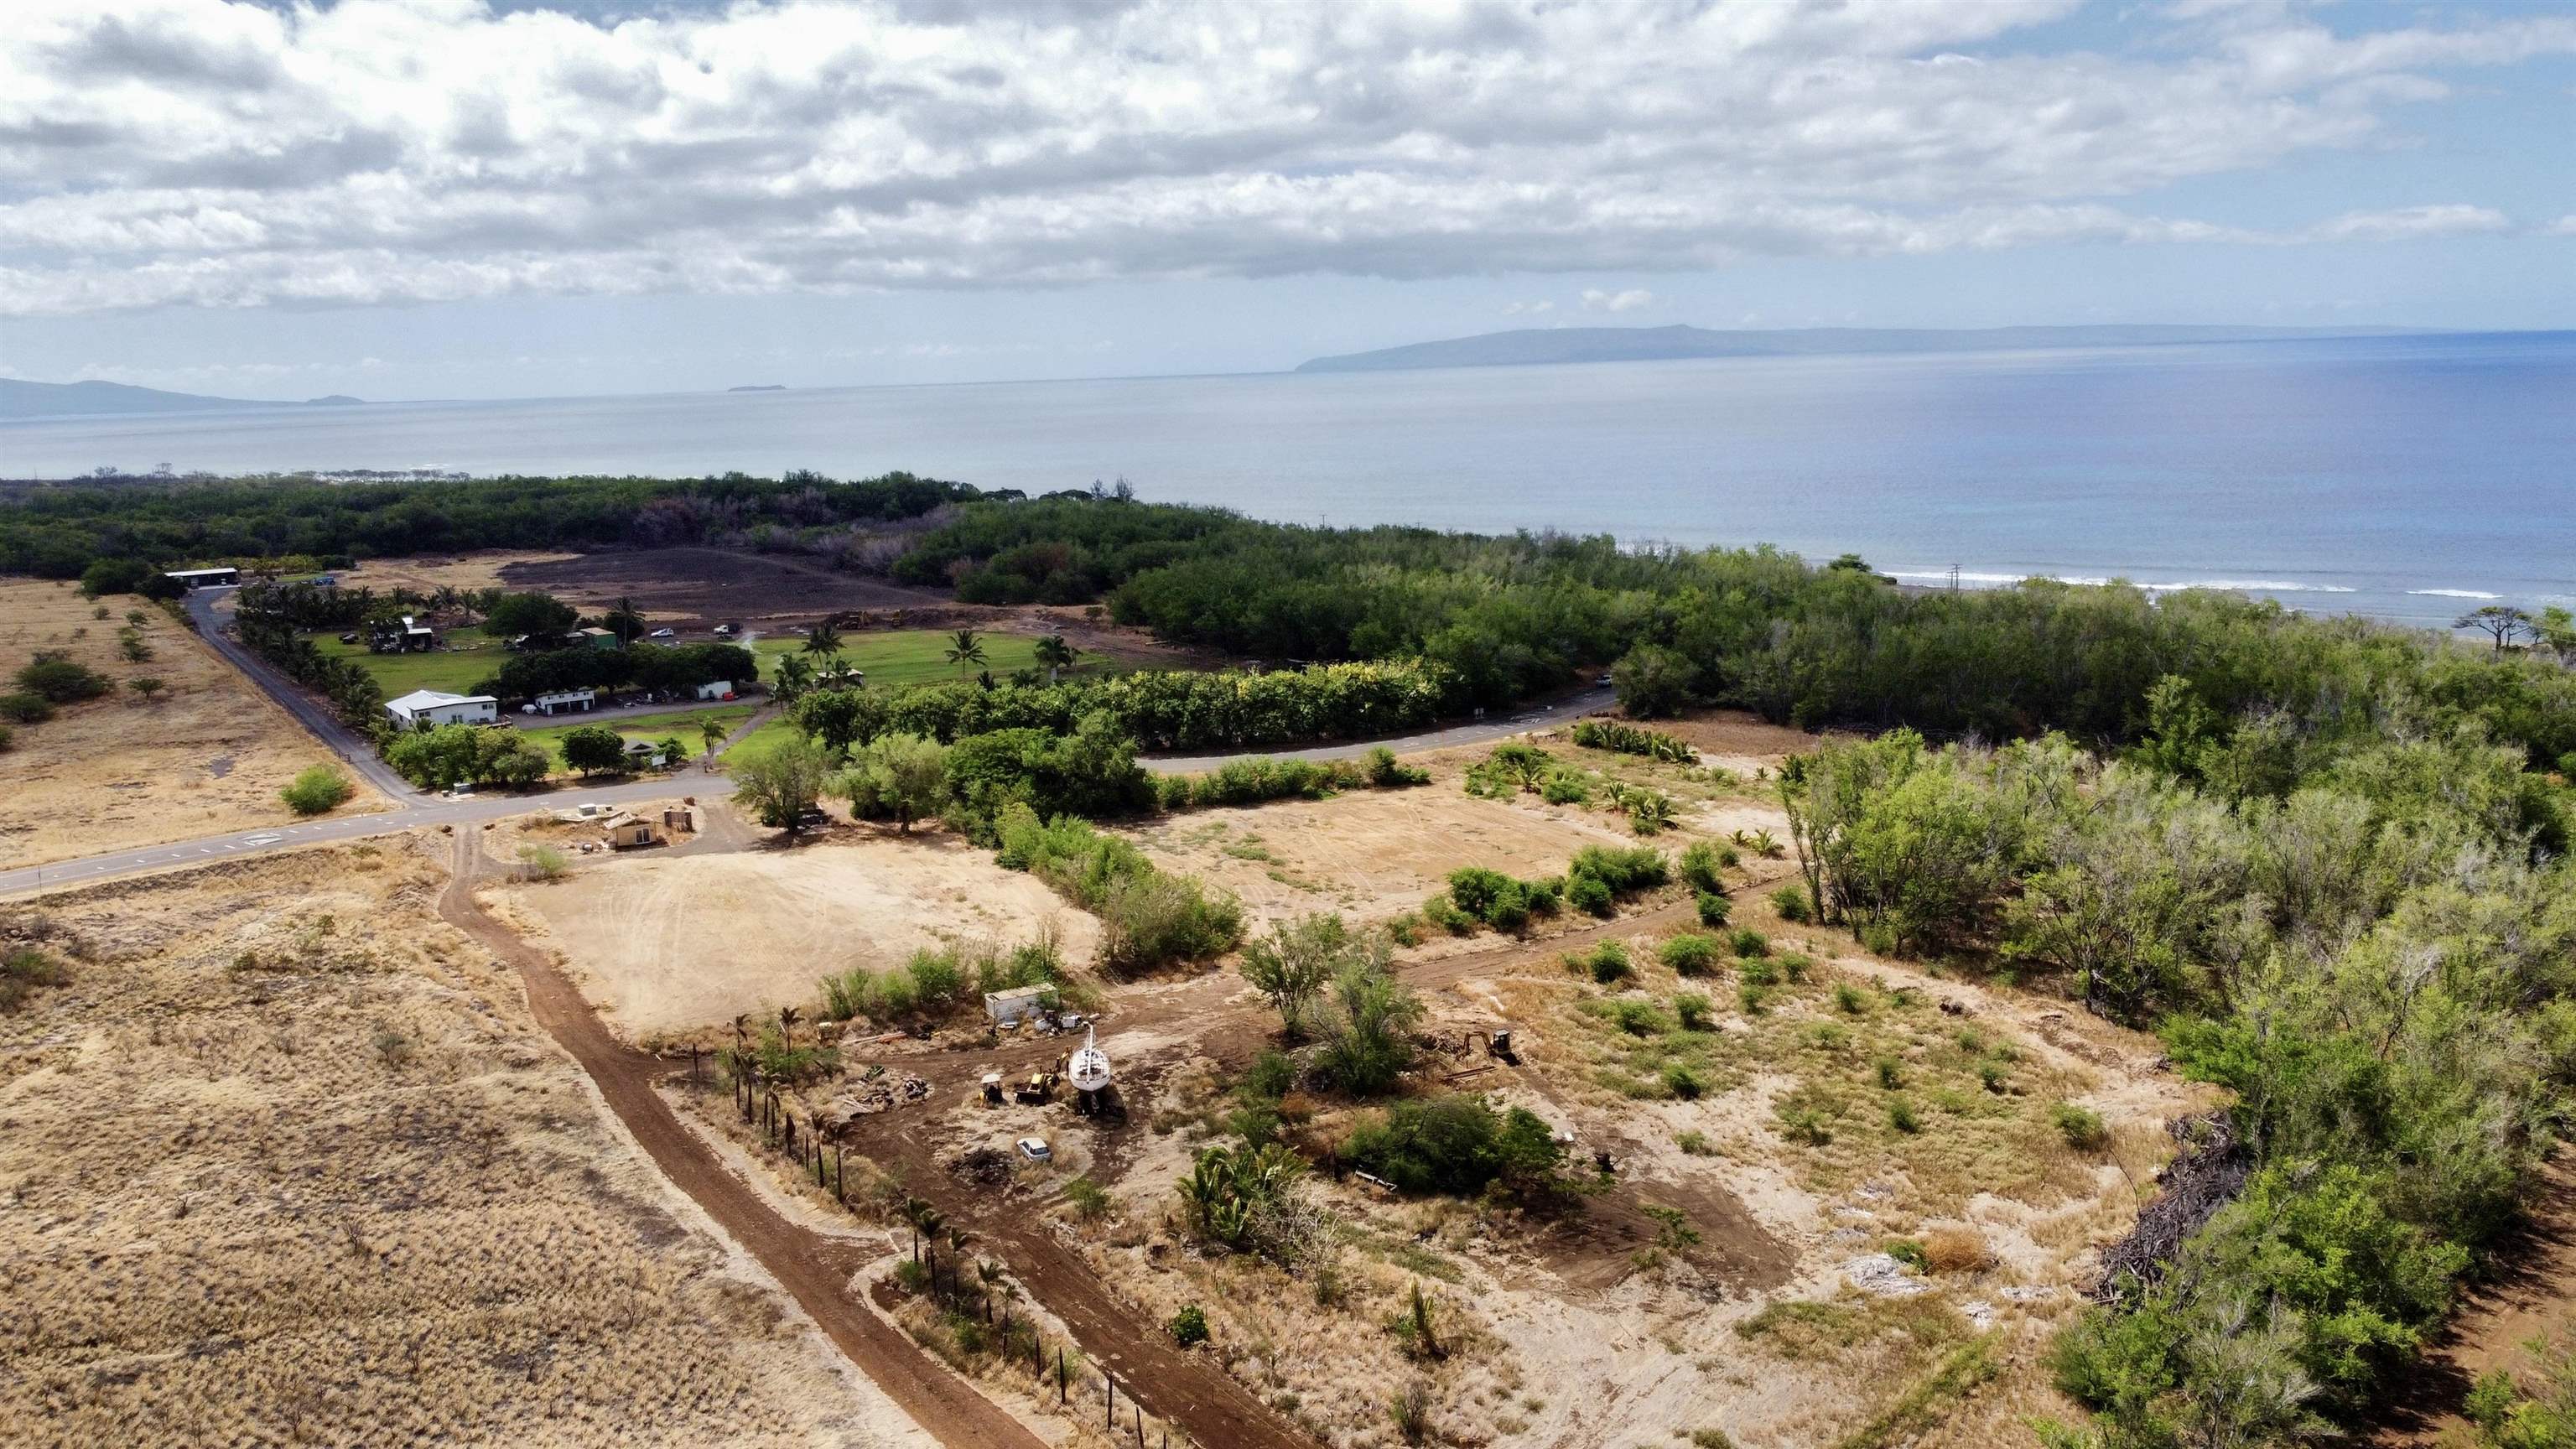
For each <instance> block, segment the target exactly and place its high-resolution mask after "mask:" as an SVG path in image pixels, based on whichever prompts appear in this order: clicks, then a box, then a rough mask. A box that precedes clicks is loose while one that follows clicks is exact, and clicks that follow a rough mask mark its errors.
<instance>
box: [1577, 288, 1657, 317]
mask: <svg viewBox="0 0 2576 1449" xmlns="http://www.w3.org/2000/svg"><path fill="white" fill-rule="evenodd" d="M1654 300H1655V294H1654V293H1652V292H1649V291H1647V290H1646V289H1645V288H1643V287H1630V288H1628V289H1627V290H1625V291H1620V292H1605V291H1602V290H1601V289H1600V288H1598V287H1586V288H1584V290H1583V310H1584V311H1586V312H1634V311H1636V310H1637V309H1638V308H1640V307H1643V306H1645V305H1646V304H1647V303H1649V302H1652V301H1654Z"/></svg>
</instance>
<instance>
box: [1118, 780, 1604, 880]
mask: <svg viewBox="0 0 2576 1449" xmlns="http://www.w3.org/2000/svg"><path fill="white" fill-rule="evenodd" d="M1477 753H1479V754H1481V753H1482V752H1477ZM1435 771H1436V773H1435V777H1434V780H1433V783H1431V784H1429V785H1424V786H1421V787H1418V788H1415V789H1410V790H1371V791H1359V792H1354V793H1352V794H1349V795H1344V796H1341V797H1339V798H1336V799H1332V800H1291V801H1283V802H1279V803H1274V804H1269V805H1252V806H1243V807H1239V808H1230V809H1222V810H1194V811H1191V812H1189V813H1188V814H1184V815H1175V816H1170V817H1166V818H1164V819H1162V820H1158V821H1157V822H1155V823H1153V824H1151V825H1147V826H1143V827H1141V828H1139V829H1137V830H1135V831H1133V832H1132V835H1133V838H1134V839H1135V841H1136V843H1137V844H1138V845H1139V846H1141V847H1143V848H1144V849H1145V850H1146V851H1147V852H1148V853H1150V854H1151V855H1152V856H1153V857H1154V861H1155V863H1156V864H1157V865H1160V866H1162V867H1163V868H1165V869H1167V870H1178V871H1183V872H1186V873H1188V874H1191V875H1196V876H1198V877H1200V878H1202V879H1204V880H1207V881H1209V882H1211V883H1213V884H1215V885H1219V886H1222V887H1224V888H1225V889H1227V890H1230V891H1232V892H1234V893H1235V894H1236V895H1237V896H1239V897H1241V898H1242V900H1243V903H1244V908H1245V910H1246V911H1247V913H1248V914H1249V915H1250V917H1251V918H1252V919H1254V920H1255V921H1278V920H1287V919H1290V918H1293V917H1296V916H1302V915H1307V914H1310V913H1312V912H1315V911H1340V912H1343V913H1344V914H1346V915H1349V916H1351V917H1353V918H1355V919H1360V920H1379V919H1382V918H1384V917H1387V916H1393V915H1398V914H1401V913H1402V912H1405V911H1409V910H1412V909H1414V908H1415V907H1417V906H1420V905H1421V904H1422V901H1423V898H1424V897H1425V896H1427V895H1429V894H1431V893H1432V892H1433V891H1436V890H1439V889H1440V888H1441V887H1442V886H1443V884H1444V883H1445V882H1446V881H1447V879H1448V876H1449V872H1451V871H1453V870H1456V869H1458V868H1459V867H1460V866H1465V865H1487V866H1492V867H1493V868H1494V869H1496V870H1501V871H1506V872H1509V873H1511V874H1514V875H1521V876H1545V875H1555V874H1559V873H1562V872H1563V871H1564V869H1565V862H1566V858H1567V857H1569V856H1571V855H1573V854H1574V852H1575V851H1577V850H1579V849H1581V848H1582V847H1584V846H1586V845H1628V844H1632V843H1634V837H1632V836H1631V835H1630V834H1629V832H1628V831H1627V830H1626V829H1624V828H1622V827H1620V826H1618V825H1617V824H1616V823H1615V822H1613V821H1612V820H1611V819H1610V818H1609V817H1608V816H1606V815H1599V814H1594V815H1585V814H1583V813H1581V812H1576V811H1552V810H1538V809H1531V810H1520V809H1515V808H1513V807H1511V806H1509V805H1505V804H1500V803H1496V802H1493V801H1487V800H1477V799H1472V798H1470V797H1468V796H1467V795H1465V794H1463V793H1461V792H1460V790H1459V788H1458V782H1457V779H1456V776H1455V773H1454V771H1452V770H1451V769H1448V768H1445V767H1443V766H1441V765H1439V764H1437V763H1435Z"/></svg>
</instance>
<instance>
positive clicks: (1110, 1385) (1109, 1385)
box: [1100, 1374, 1118, 1434]
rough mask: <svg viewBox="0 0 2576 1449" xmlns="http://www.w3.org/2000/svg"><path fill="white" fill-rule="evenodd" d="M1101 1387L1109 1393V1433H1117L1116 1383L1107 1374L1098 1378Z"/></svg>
mask: <svg viewBox="0 0 2576 1449" xmlns="http://www.w3.org/2000/svg"><path fill="white" fill-rule="evenodd" d="M1100 1383H1101V1386H1102V1387H1103V1388H1105V1389H1107V1390H1108V1391H1109V1432H1110V1433H1112V1434H1115V1433H1117V1432H1118V1381H1117V1380H1116V1379H1113V1378H1111V1377H1110V1376H1109V1375H1107V1374H1102V1375H1101V1376H1100Z"/></svg>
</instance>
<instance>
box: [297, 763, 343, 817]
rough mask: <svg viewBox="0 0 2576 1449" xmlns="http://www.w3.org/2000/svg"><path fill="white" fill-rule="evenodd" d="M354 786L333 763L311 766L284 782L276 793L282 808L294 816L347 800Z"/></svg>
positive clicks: (322, 809)
mask: <svg viewBox="0 0 2576 1449" xmlns="http://www.w3.org/2000/svg"><path fill="white" fill-rule="evenodd" d="M357 789H358V787H357V786H356V785H355V784H354V783H352V782H351V781H350V779H349V776H348V774H347V773H346V772H344V771H343V770H342V769H341V768H340V767H339V766H337V765H314V766H311V767H310V768H308V769H305V770H304V771H302V772H301V773H299V774H297V775H296V777H295V778H294V779H292V780H290V781H288V782H287V783H286V785H285V786H284V787H283V788H281V789H280V790H279V791H278V792H277V793H278V795H279V797H280V798H282V799H284V800H285V801H286V808H288V809H289V810H292V811H294V812H295V813H296V814H298V815H320V814H323V813H325V812H326V811H329V810H331V809H333V808H335V807H337V806H339V805H342V804H345V803H347V801H348V799H349V797H350V796H351V795H353V794H356V793H357Z"/></svg>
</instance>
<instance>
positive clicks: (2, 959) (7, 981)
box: [0, 946, 72, 1015]
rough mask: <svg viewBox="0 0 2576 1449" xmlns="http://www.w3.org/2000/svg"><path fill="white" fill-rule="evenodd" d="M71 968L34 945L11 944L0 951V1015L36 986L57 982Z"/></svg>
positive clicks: (22, 1002) (66, 977) (21, 1003)
mask: <svg viewBox="0 0 2576 1449" xmlns="http://www.w3.org/2000/svg"><path fill="white" fill-rule="evenodd" d="M71 979H72V974H71V971H70V970H69V969H68V968H66V967H65V966H64V965H63V963H62V962H60V961H58V960H55V959H54V958H53V957H52V956H50V955H48V954H47V953H45V952H44V951H43V950H41V949H39V948H37V947H34V946H12V947H10V948H9V949H8V950H7V951H6V952H0V1015H6V1014H8V1013H11V1012H15V1011H17V1010H18V1009H19V1008H20V1007H22V1006H25V1005H26V1004H27V1000H28V998H30V997H32V996H34V995H35V993H36V988H37V987H39V986H60V985H62V984H63V983H65V982H67V981H69V980H71Z"/></svg>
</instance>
